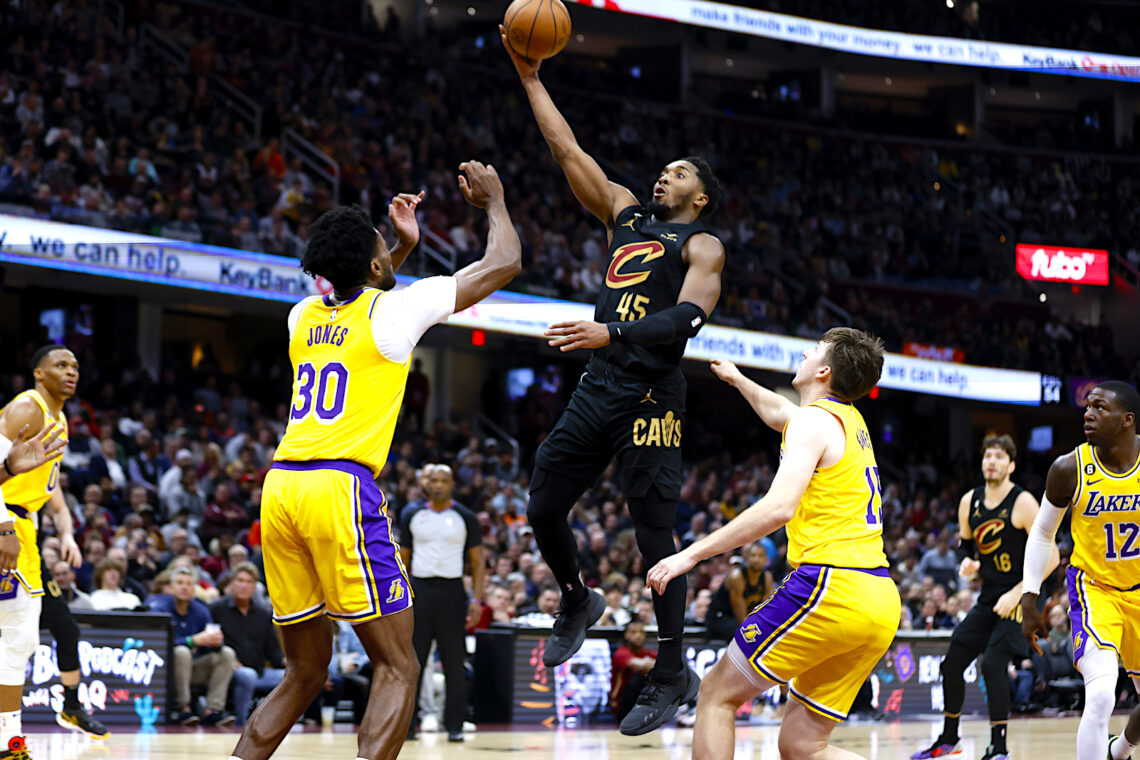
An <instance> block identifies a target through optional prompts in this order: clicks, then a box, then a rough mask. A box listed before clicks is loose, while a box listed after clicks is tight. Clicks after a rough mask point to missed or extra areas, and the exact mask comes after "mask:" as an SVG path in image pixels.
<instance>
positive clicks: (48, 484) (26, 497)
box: [4, 390, 67, 512]
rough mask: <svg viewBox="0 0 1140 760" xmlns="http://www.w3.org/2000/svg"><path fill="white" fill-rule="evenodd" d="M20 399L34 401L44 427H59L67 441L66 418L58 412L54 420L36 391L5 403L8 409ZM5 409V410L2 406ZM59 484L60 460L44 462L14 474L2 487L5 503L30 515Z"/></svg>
mask: <svg viewBox="0 0 1140 760" xmlns="http://www.w3.org/2000/svg"><path fill="white" fill-rule="evenodd" d="M23 398H30V399H31V400H32V401H35V402H36V406H38V407H39V408H40V409H41V410H42V411H43V413H44V425H52V424H55V425H59V426H60V427H62V428H63V435H61V436H60V437H61V438H62V439H63V440H64V441H67V415H65V414H64V413H63V411H62V410H61V411H60V413H59V416H58V417H53V416H52V414H51V412H50V411H48V405H47V402H46V401H44V399H43V396H41V395H40V394H39V391H34V390H32V391H24V392H23V393H21V394H20V395H18V396H16V398H14V399H12V400H11V401H9V402H8V406H11V405H12V404H14V403H15V402H17V401H19V400H20V399H23ZM4 408H5V409H7V408H8V407H7V406H6V407H4ZM58 484H59V459H56V460H55V461H52V462H44V463H43V464H42V465H40V466H39V467H37V468H36V469H34V470H32V471H31V472H25V473H24V474H22V475H17V476H16V477H14V478H11V479H9V480H8V482H7V483H5V484H4V502H5V503H6V504H12V505H14V506H17V507H23V508H24V509H26V510H28V511H29V512H36V511H38V510H39V509H40V508H41V507H43V505H44V504H47V501H48V499H49V498H50V497H51V494H52V491H54V490H55V487H56V485H58Z"/></svg>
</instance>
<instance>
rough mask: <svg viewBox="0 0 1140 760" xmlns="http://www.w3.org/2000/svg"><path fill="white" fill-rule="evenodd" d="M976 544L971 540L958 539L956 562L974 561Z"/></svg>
mask: <svg viewBox="0 0 1140 760" xmlns="http://www.w3.org/2000/svg"><path fill="white" fill-rule="evenodd" d="M975 546H976V544H975V543H974V539H972V538H961V539H958V562H959V563H960V562H961V561H962V560H964V559H966V558H967V557H968V558H969V559H974V548H975Z"/></svg>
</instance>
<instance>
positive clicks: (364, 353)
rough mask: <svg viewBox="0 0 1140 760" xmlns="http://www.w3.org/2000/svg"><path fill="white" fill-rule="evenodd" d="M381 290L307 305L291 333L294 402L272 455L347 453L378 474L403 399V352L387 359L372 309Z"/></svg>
mask: <svg viewBox="0 0 1140 760" xmlns="http://www.w3.org/2000/svg"><path fill="white" fill-rule="evenodd" d="M386 295H387V293H386V292H385V291H381V290H377V289H375V288H364V289H363V290H361V291H360V292H359V293H357V294H356V295H355V296H353V297H352V298H351V299H349V300H348V301H346V302H345V303H343V304H339V305H333V304H331V302H329V301H328V300H326V299H314V300H313V301H311V302H309V303H308V304H307V305H305V306H304V307H303V309H302V311H301V314H300V316H299V318H298V320H297V324H296V326H295V327H294V328H293V335H292V337H291V338H290V340H289V359H290V361H291V362H292V364H293V403H292V407H291V409H290V411H289V424H288V427H287V428H286V430H285V437H284V438H283V439H282V441H281V445H280V446H278V447H277V454H276V456H275V459H276V460H277V461H294V462H306V461H312V460H316V459H348V460H351V461H354V462H358V463H360V464H362V465H364V466H366V467H368V468H370V469H371V470H372V471H373V473H375V474H377V475H378V474H379V473H380V470H381V468H383V467H384V463H385V462H386V461H387V459H388V448H389V446H391V444H392V434H393V432H394V431H395V429H396V417H397V415H398V414H399V411H400V403H401V402H402V401H403V398H404V386H405V384H406V383H407V378H408V367H409V365H410V363H411V359H410V358H409V359H408V360H407V361H405V362H404V363H402V364H398V363H396V362H393V361H391V360H389V359H387V358H385V357H384V356H383V355H382V354H381V353H380V351H379V349H377V348H376V343H375V341H374V340H373V337H372V323H371V318H372V313H373V310H374V309H375V307H376V303H377V301H379V300H380V299H381V298H384V297H385V296H386Z"/></svg>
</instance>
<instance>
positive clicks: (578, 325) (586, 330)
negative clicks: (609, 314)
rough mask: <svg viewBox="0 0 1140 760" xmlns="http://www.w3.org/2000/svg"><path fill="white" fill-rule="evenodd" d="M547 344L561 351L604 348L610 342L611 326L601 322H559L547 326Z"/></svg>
mask: <svg viewBox="0 0 1140 760" xmlns="http://www.w3.org/2000/svg"><path fill="white" fill-rule="evenodd" d="M546 337H547V341H546V343H547V345H549V346H550V347H551V348H557V349H559V350H561V351H575V350H577V349H579V348H602V347H603V346H608V345H609V344H610V328H608V327H606V326H605V325H603V324H602V323H600V322H591V321H588V320H581V321H578V322H559V323H558V324H555V325H551V326H550V327H548V328H546Z"/></svg>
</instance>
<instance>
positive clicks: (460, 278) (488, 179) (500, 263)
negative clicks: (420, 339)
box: [455, 161, 522, 312]
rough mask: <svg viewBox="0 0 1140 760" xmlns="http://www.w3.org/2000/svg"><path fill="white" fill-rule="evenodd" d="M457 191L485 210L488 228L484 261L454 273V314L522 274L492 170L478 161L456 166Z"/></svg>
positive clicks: (515, 235) (519, 248)
mask: <svg viewBox="0 0 1140 760" xmlns="http://www.w3.org/2000/svg"><path fill="white" fill-rule="evenodd" d="M459 168H460V170H461V171H463V172H464V173H463V174H460V175H459V189H460V191H461V192H462V193H463V197H464V198H466V199H467V202H468V203H470V204H471V205H472V206H476V207H478V208H481V209H484V210H486V212H487V220H488V222H490V229H489V230H488V232H487V250H486V252H485V253H484V254H483V258H481V259H479V260H478V261H476V262H475V263H474V264H470V265H468V266H466V267H464V268H463V269H461V270H459V271H458V272H456V273H455V284H456V287H455V311H457V312H460V311H463V310H464V309H466V308H467V307H469V306H472V305H473V304H476V303H479V302H480V301H482V300H483V299H484V298H486V297H487V296H489V295H491V294H492V293H494V292H495V291H496V290H498V289H499V288H501V287H503V286H504V285H506V284H507V283H508V282H510V281H511V280H513V279H514V278H515V276H516V275H517V274H518V273H519V272H521V271H522V243H521V242H520V241H519V235H518V232H516V231H515V226H514V224H513V223H512V222H511V215H510V212H508V211H507V203H506V201H505V200H504V198H503V183H502V182H501V181H500V180H499V175H498V174H497V173H496V172H495V167H493V166H485V165H483V164H481V163H479V162H478V161H466V162H464V163H462V164H460V165H459Z"/></svg>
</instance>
